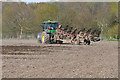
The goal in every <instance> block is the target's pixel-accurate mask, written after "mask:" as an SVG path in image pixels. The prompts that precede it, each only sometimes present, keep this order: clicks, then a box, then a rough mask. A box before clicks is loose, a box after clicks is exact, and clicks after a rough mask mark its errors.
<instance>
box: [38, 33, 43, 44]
mask: <svg viewBox="0 0 120 80" xmlns="http://www.w3.org/2000/svg"><path fill="white" fill-rule="evenodd" d="M37 39H38V42H39V43H42V37H41V33H39V34H38V35H37Z"/></svg>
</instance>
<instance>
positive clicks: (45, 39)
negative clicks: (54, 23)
mask: <svg viewBox="0 0 120 80" xmlns="http://www.w3.org/2000/svg"><path fill="white" fill-rule="evenodd" d="M41 37H42V40H41V41H42V44H44V43H45V44H47V43H50V40H49V34H47V33H46V32H45V31H44V32H42V35H41Z"/></svg>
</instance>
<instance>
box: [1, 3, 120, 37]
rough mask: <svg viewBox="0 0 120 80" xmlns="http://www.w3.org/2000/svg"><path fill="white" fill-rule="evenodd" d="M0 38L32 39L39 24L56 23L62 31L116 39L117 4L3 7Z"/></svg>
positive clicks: (20, 5) (32, 4)
mask: <svg viewBox="0 0 120 80" xmlns="http://www.w3.org/2000/svg"><path fill="white" fill-rule="evenodd" d="M2 5H3V6H2V26H3V28H2V32H3V37H15V38H19V37H20V36H21V35H34V36H36V35H37V34H38V33H39V32H41V31H42V28H41V26H40V24H41V23H42V22H43V21H47V20H53V21H58V22H59V23H60V24H63V27H65V26H66V25H67V24H68V25H69V27H73V28H74V29H75V28H77V29H78V30H80V29H83V28H86V30H87V29H89V28H92V31H93V30H95V29H96V30H97V31H99V30H101V31H102V37H107V38H110V37H111V38H120V37H119V35H118V31H117V30H118V27H117V26H118V24H119V22H118V14H117V13H118V3H114V2H113V3H105V2H104V3H99V2H96V3H90V2H89V3H87V2H86V3H78V2H74V3H69V2H67V3H64V2H59V3H55V2H54V3H30V4H26V3H23V2H22V3H12V2H11V3H7V2H6V3H3V4H2Z"/></svg>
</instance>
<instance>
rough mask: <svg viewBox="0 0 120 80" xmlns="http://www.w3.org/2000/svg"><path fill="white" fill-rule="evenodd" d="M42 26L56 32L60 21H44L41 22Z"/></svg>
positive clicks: (47, 30)
mask: <svg viewBox="0 0 120 80" xmlns="http://www.w3.org/2000/svg"><path fill="white" fill-rule="evenodd" d="M41 27H42V30H43V31H46V32H51V33H55V32H56V29H57V28H58V22H57V21H44V22H43V23H42V24H41Z"/></svg>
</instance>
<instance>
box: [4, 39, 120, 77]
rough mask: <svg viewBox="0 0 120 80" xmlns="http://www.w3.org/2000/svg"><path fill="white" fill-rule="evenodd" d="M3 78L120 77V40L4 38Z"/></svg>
mask: <svg viewBox="0 0 120 80" xmlns="http://www.w3.org/2000/svg"><path fill="white" fill-rule="evenodd" d="M2 77H3V78H117V77H118V42H117V41H100V42H94V43H91V45H71V44H44V45H43V44H40V43H38V42H37V40H3V41H2Z"/></svg>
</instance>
